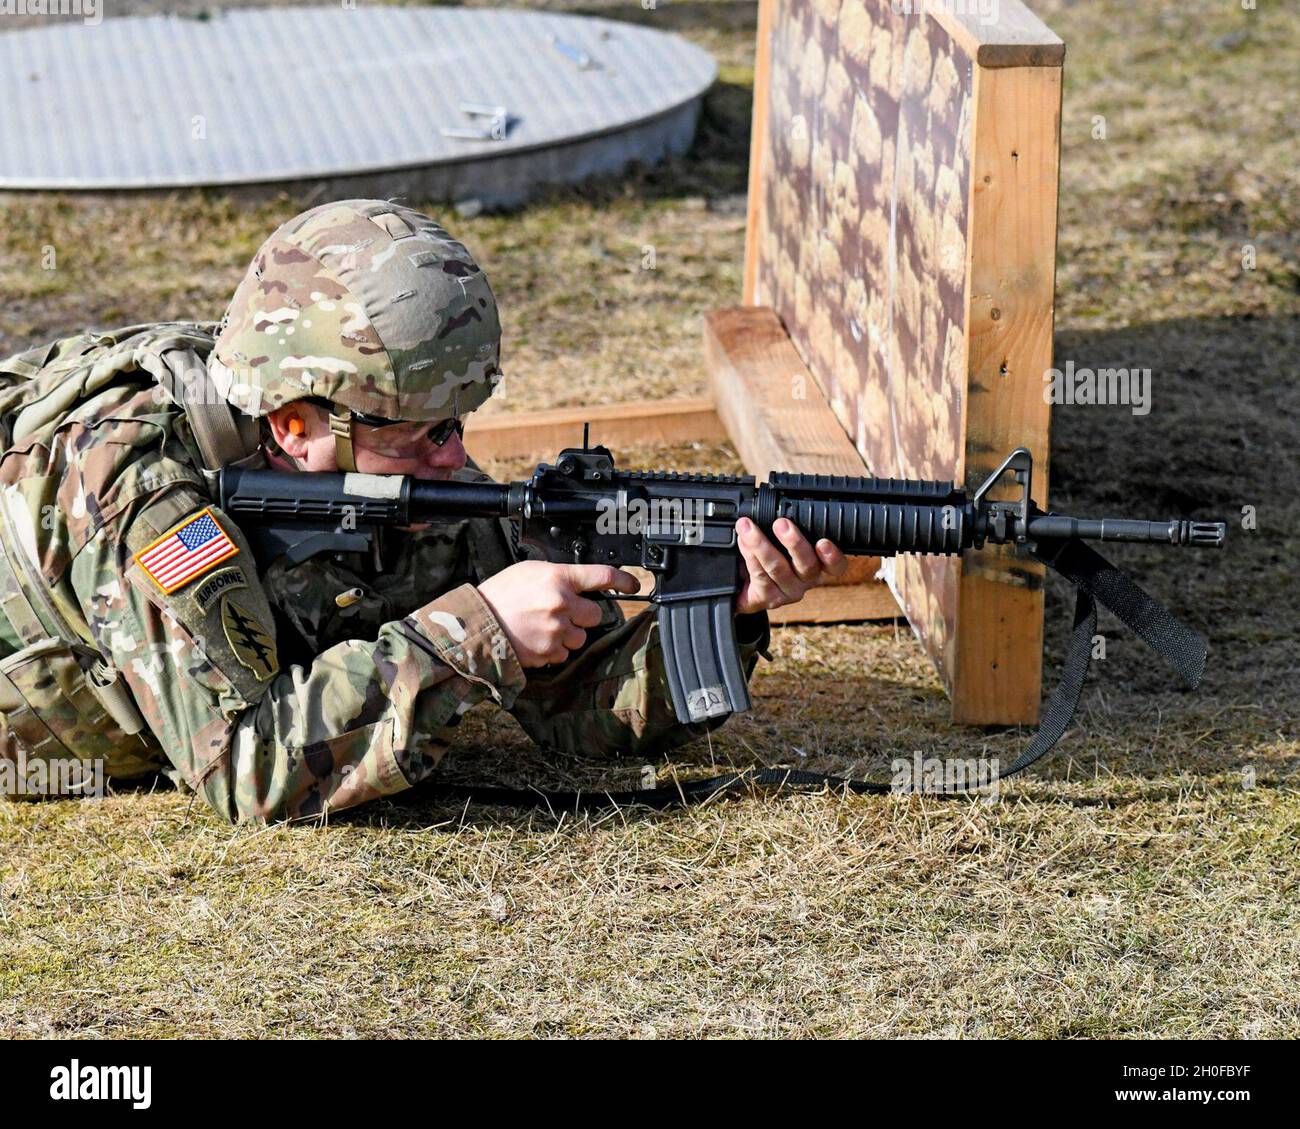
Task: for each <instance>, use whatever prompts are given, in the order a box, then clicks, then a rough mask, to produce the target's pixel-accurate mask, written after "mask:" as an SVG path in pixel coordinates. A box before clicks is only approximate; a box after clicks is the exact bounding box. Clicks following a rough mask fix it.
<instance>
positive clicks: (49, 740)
mask: <svg viewBox="0 0 1300 1129" xmlns="http://www.w3.org/2000/svg"><path fill="white" fill-rule="evenodd" d="M214 328H215V327H214V326H211V325H200V324H188V323H170V324H162V325H146V326H129V327H126V328H123V329H118V330H111V331H108V332H105V333H83V334H77V335H75V336H72V337H65V338H62V339H61V340H58V341H55V342H53V343H52V344H48V345H42V346H38V347H36V348H33V349H29V350H27V351H26V352H24V353H20V354H18V355H17V356H15V357H11V358H9V359H8V360H6V361H0V451H2V452H3V455H2V456H0V457H2V458H3V459H4V460H5V461H6V463H7V461H8V460H10V459H20V460H22V459H25V458H27V457H29V456H28V451H29V450H30V449H31V448H33V447H35V446H38V445H40V444H41V442H42V440H44V439H45V438H46V437H48V436H52V435H53V433H54V431H55V430H56V429H57V427H58V426H59V424H60V422H61V421H62V420H63V419H64V417H65V416H66V415H67V414H68V413H69V412H70V411H72V410H73V409H74V408H75V407H76V406H77V405H78V404H80V403H82V402H83V401H85V400H87V399H88V398H90V397H92V396H95V395H97V394H99V393H100V392H102V391H104V390H105V389H108V388H109V387H110V386H111V385H113V384H114V383H117V382H121V381H123V380H129V379H132V376H133V374H134V381H135V382H136V383H141V376H142V375H144V376H146V377H147V378H148V379H149V380H151V381H153V382H155V383H156V384H157V386H158V388H160V389H161V390H162V393H163V395H164V398H165V400H166V401H170V402H171V403H173V404H175V405H178V406H180V407H182V408H183V409H184V410H185V412H186V418H187V419H188V420H189V422H190V431H191V433H192V435H193V438H194V440H195V442H196V443H197V445H198V447H199V449H200V454H201V455H202V459H203V462H204V463H206V466H203V467H199V468H197V469H198V470H199V471H200V472H201V473H202V474H203V476H204V478H205V479H206V480H208V481H209V482H210V481H211V479H212V475H213V473H214V468H218V467H220V466H221V465H223V463H225V462H234V461H240V460H242V459H243V458H247V457H250V456H251V455H252V453H253V452H254V451H255V450H256V446H257V444H256V436H257V431H256V426H255V421H252V420H244V419H242V418H236V416H235V413H233V412H231V411H230V409H229V408H228V407H227V406H226V405H225V404H224V403H222V402H221V401H220V399H219V398H218V397H216V396H215V395H212V394H211V392H212V389H211V387H210V384H209V383H208V382H207V379H206V372H207V370H206V365H205V363H204V361H205V358H206V357H207V354H208V352H209V351H210V350H211V348H212V340H213V336H212V333H213V329H214ZM22 476H23V472H22V470H21V469H20V471H19V477H20V478H21V477H22ZM37 543H38V531H37V530H36V529H34V528H33V527H32V516H31V513H30V510H29V508H28V507H27V506H26V505H25V504H22V503H21V499H20V498H19V497H18V496H17V495H16V492H15V491H14V489H13V488H12V487H2V486H0V758H3V759H5V760H8V761H10V762H12V763H13V766H14V767H15V768H19V766H24V765H25V766H26V769H25V771H26V773H27V774H28V775H34V774H35V771H36V769H37V762H45V763H44V765H43V766H40V767H41V768H42V769H43V770H44V773H43V774H44V775H45V776H46V777H47V778H49V779H52V778H53V776H52V774H53V772H54V770H55V767H56V763H57V762H64V763H65V764H66V763H68V762H74V761H75V762H83V763H84V762H88V761H98V762H100V764H101V765H102V767H103V770H104V772H103V774H104V775H105V776H110V777H123V778H129V777H132V776H140V775H142V774H144V773H149V772H153V771H156V770H157V769H158V768H159V767H160V764H159V757H158V749H157V746H156V744H152V745H151V744H150V743H149V742H148V741H147V740H146V730H145V723H144V720H143V719H142V718H141V716H140V713H139V710H138V709H137V708H136V705H135V702H134V700H133V699H132V697H131V694H130V692H129V691H128V689H127V687H126V684H125V681H124V680H123V679H122V677H121V674H120V672H119V671H117V670H116V669H115V668H114V667H113V666H111V665H110V664H109V663H108V662H106V661H105V659H104V658H103V656H102V655H101V654H100V653H99V651H98V649H97V647H96V646H95V642H94V639H93V637H92V636H91V633H90V630H89V628H88V627H87V625H86V624H85V622H84V620H80V619H78V620H76V621H74V620H73V619H70V618H69V617H67V616H65V615H63V614H62V613H61V612H60V610H59V608H58V606H57V605H56V603H55V601H54V600H52V599H51V595H50V590H49V586H48V584H47V582H46V580H45V577H44V576H43V575H42V574H41V571H40V569H39V566H38V564H37V551H36V546H37ZM20 771H21V769H20Z"/></svg>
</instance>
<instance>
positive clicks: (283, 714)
mask: <svg viewBox="0 0 1300 1129" xmlns="http://www.w3.org/2000/svg"><path fill="white" fill-rule="evenodd" d="M205 510H206V511H207V512H208V515H209V516H210V517H211V518H212V520H213V521H214V522H215V524H216V526H217V527H218V529H219V530H220V531H221V532H222V533H224V534H226V535H228V537H229V538H230V542H231V545H232V547H233V549H234V552H233V553H229V554H228V555H227V556H225V557H224V558H223V559H220V560H217V561H215V563H214V564H211V565H210V566H209V567H206V568H205V569H204V570H203V571H202V573H201V574H200V575H197V576H195V577H194V578H193V579H192V580H189V581H187V582H186V583H184V584H183V585H181V586H180V587H175V588H173V589H172V590H171V591H164V587H170V586H171V582H172V581H174V580H175V577H176V574H175V571H174V570H175V567H176V566H174V565H170V564H169V563H168V561H167V560H166V559H164V560H163V562H162V564H161V565H160V564H158V563H157V562H156V557H151V556H150V555H149V553H150V549H151V547H153V546H155V545H157V544H164V545H166V544H169V542H168V541H167V538H168V537H169V535H171V534H173V533H174V532H175V531H176V530H177V529H178V528H181V529H187V528H189V523H191V522H192V521H193V520H194V518H195V516H196V515H198V514H201V513H203V511H205ZM118 528H123V527H118ZM124 528H125V535H122V534H120V533H119V534H118V535H116V536H108V535H107V534H106V531H103V530H101V532H100V533H99V534H98V535H97V536H96V537H94V538H92V540H91V541H90V542H89V543H88V544H87V545H86V547H85V548H84V549H83V550H82V551H81V552H80V553H79V554H78V555H77V557H76V558H75V560H74V562H73V572H72V584H73V587H74V589H75V593H76V595H77V597H78V600H79V602H80V603H81V606H82V607H83V609H84V611H85V613H86V617H87V622H88V623H89V624H90V626H91V630H92V631H93V633H94V635H95V637H96V639H97V641H98V643H99V644H100V647H101V649H102V650H103V653H104V654H105V655H106V656H109V657H111V659H112V661H113V662H114V663H115V664H116V665H117V666H118V668H119V669H120V670H121V671H122V672H123V675H124V677H125V679H126V681H127V684H128V685H129V687H130V689H131V691H132V693H133V695H134V697H135V700H136V702H137V704H138V705H139V707H140V710H141V713H142V714H143V715H144V717H145V719H146V721H147V722H148V724H149V727H150V728H151V730H152V731H153V733H154V735H155V736H156V737H157V739H158V741H159V742H160V744H161V745H162V747H163V750H164V751H165V752H166V755H167V756H168V758H169V759H170V760H171V761H172V763H173V764H174V766H175V768H176V769H177V770H178V771H179V773H180V775H181V776H182V777H183V778H184V779H185V781H186V782H187V783H188V784H189V785H190V787H192V788H193V789H194V790H195V791H196V792H199V793H201V794H202V795H203V796H204V797H205V798H206V799H207V800H208V802H209V803H210V804H211V805H212V806H213V807H214V808H216V810H217V811H219V812H220V813H221V814H222V815H223V816H225V817H226V818H227V819H229V820H231V821H232V822H234V821H240V820H258V821H272V820H282V819H290V818H296V817H304V816H317V815H321V814H323V813H325V812H330V811H338V810H340V809H342V808H347V807H350V806H352V805H354V804H358V803H362V802H364V801H366V800H369V799H372V798H374V797H376V796H381V795H386V794H390V793H393V792H398V791H401V790H403V789H405V788H407V787H409V786H410V785H412V784H414V783H416V782H417V781H419V780H421V779H423V778H424V777H426V776H428V775H429V774H430V772H431V771H432V770H433V768H434V766H435V765H436V764H437V762H438V760H439V759H441V755H442V752H443V751H444V750H445V748H446V740H445V738H446V736H447V733H446V731H447V730H448V729H449V727H450V726H452V725H454V724H455V722H456V721H458V720H459V717H460V715H461V714H463V713H464V712H465V711H466V710H468V709H469V708H470V707H471V706H473V705H474V704H476V703H477V702H479V701H482V700H484V699H486V698H488V697H491V698H492V699H493V700H495V701H496V702H497V703H498V704H500V705H503V706H506V707H509V706H510V705H512V704H513V702H514V699H515V697H516V695H517V694H518V693H519V691H520V690H522V689H523V686H524V675H523V671H522V669H521V668H520V666H519V663H518V660H517V658H516V657H515V654H514V651H513V648H511V646H510V644H509V642H508V641H507V639H506V637H505V634H504V632H503V631H502V630H501V628H500V625H499V624H498V623H497V621H496V618H495V616H494V615H493V614H492V611H491V610H490V608H489V607H488V605H487V603H486V602H485V601H484V600H483V598H482V597H481V596H480V595H479V593H478V590H477V589H476V588H475V587H474V586H473V585H471V584H462V585H461V586H459V587H457V588H455V589H453V590H451V591H449V592H447V593H445V594H444V595H442V596H440V597H439V598H438V599H436V600H433V601H432V602H430V603H428V604H425V605H424V606H423V607H420V608H418V609H417V610H416V611H414V612H412V613H411V614H410V615H408V616H406V617H405V618H403V619H400V620H397V621H394V622H392V623H388V624H385V625H384V626H383V627H382V628H381V629H380V631H379V633H378V637H377V638H376V639H375V641H374V642H368V641H347V642H342V643H338V644H336V645H335V646H332V647H330V648H329V649H328V650H326V651H324V652H322V653H321V654H320V655H318V656H317V657H316V658H315V660H314V661H313V662H312V663H311V665H310V666H294V667H291V668H289V669H287V670H280V668H279V662H278V657H277V652H276V641H275V623H274V619H273V617H272V615H271V610H270V607H269V605H268V602H267V598H266V594H265V592H264V590H263V589H262V586H261V584H260V582H259V581H258V579H257V575H256V573H255V571H254V570H253V567H252V558H251V554H250V552H249V549H248V545H247V543H246V541H245V540H244V538H243V535H242V534H241V533H240V532H239V530H238V528H237V527H236V526H235V525H234V523H232V522H231V521H229V519H228V518H226V517H225V515H224V514H222V513H221V511H220V510H218V509H217V508H216V507H212V506H209V505H208V504H207V503H206V502H205V501H204V500H203V499H202V497H201V496H200V495H199V494H197V493H196V492H195V491H194V490H192V489H189V488H185V489H181V490H174V491H172V492H171V493H168V494H165V495H164V496H162V497H161V498H159V499H155V500H153V501H151V502H150V503H149V505H148V506H147V508H144V509H143V510H142V511H140V512H139V513H137V514H135V515H134V516H133V517H132V518H131V520H130V521H129V523H127V524H126V525H125V526H124ZM205 528H206V527H205ZM222 551H223V552H225V551H226V550H222ZM168 568H171V569H172V570H173V571H172V572H171V573H170V574H169V573H168V572H167V571H166V570H167V569H168ZM155 573H158V574H160V575H161V576H162V578H163V581H164V584H163V585H160V584H159V583H158V582H157V581H156V579H155V576H154V574H155Z"/></svg>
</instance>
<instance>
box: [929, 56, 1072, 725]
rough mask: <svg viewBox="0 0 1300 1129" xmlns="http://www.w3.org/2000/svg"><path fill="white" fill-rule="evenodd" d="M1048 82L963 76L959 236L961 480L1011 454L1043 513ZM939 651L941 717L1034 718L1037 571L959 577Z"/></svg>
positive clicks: (1053, 94) (987, 72) (1018, 568)
mask: <svg viewBox="0 0 1300 1129" xmlns="http://www.w3.org/2000/svg"><path fill="white" fill-rule="evenodd" d="M1061 73H1062V72H1061V70H1060V69H1059V68H1053V67H1016V68H984V67H981V68H979V69H978V71H977V73H976V87H977V90H978V98H977V106H978V110H977V114H976V120H975V151H974V166H973V167H974V174H975V175H974V176H973V178H972V207H971V211H972V216H973V223H972V227H971V235H970V295H971V297H970V310H969V329H968V340H969V354H968V361H967V364H968V379H969V395H968V397H967V409H966V420H965V428H964V430H965V437H966V438H965V459H964V466H963V468H962V469H963V473H964V477H965V480H966V481H967V482H968V483H974V482H978V481H982V480H983V479H984V478H985V477H986V476H987V475H988V474H989V473H990V472H991V471H992V470H994V469H995V468H996V467H997V465H998V464H999V463H1000V462H1001V461H1002V459H1003V458H1004V457H1005V456H1006V454H1007V453H1008V452H1009V451H1011V450H1012V449H1013V448H1014V447H1017V446H1023V447H1028V448H1029V450H1030V451H1031V452H1032V454H1033V456H1034V500H1035V501H1036V502H1037V503H1038V504H1039V505H1040V506H1043V507H1044V508H1046V505H1047V487H1048V475H1049V471H1050V464H1049V455H1050V422H1051V414H1050V413H1051V408H1050V406H1049V405H1048V404H1047V402H1046V401H1045V399H1044V397H1043V374H1044V373H1045V372H1046V371H1047V370H1048V369H1050V368H1051V367H1052V328H1053V322H1054V312H1055V307H1054V297H1055V290H1056V277H1055V263H1056V208H1057V185H1058V170H1059V167H1060V129H1061ZM957 609H958V616H957V629H956V638H957V639H964V638H975V639H981V640H984V641H985V642H984V643H983V644H982V645H981V646H980V647H979V648H971V647H959V648H956V649H954V650H952V651H951V653H950V657H949V659H950V662H951V663H952V664H953V688H954V693H953V703H954V711H953V712H954V717H955V718H956V719H957V720H959V721H966V720H971V721H978V722H980V723H982V724H988V723H990V722H1007V723H1011V722H1021V721H1032V720H1035V719H1036V718H1037V714H1038V703H1039V698H1040V696H1041V689H1042V663H1041V661H1040V659H1039V656H1041V654H1042V648H1043V568H1042V566H1041V565H1038V564H1036V563H1034V562H1032V561H1026V560H1021V559H1017V558H1016V557H1015V556H1014V555H1013V554H1012V552H1011V550H1010V549H1007V548H1003V549H1000V550H996V551H994V552H986V553H981V554H979V555H978V556H974V557H970V558H967V559H965V560H964V561H963V562H962V565H961V576H960V588H959V591H958V596H957Z"/></svg>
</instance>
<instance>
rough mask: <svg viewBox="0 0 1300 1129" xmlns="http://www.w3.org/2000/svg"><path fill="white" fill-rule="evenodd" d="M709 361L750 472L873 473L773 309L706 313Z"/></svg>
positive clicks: (719, 404)
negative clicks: (845, 432) (836, 416)
mask: <svg viewBox="0 0 1300 1129" xmlns="http://www.w3.org/2000/svg"><path fill="white" fill-rule="evenodd" d="M704 364H705V367H706V368H707V369H708V372H709V378H710V380H711V381H712V383H713V402H714V404H715V405H716V411H717V413H718V417H719V418H720V419H721V420H722V422H723V424H724V426H725V427H726V429H727V433H728V434H729V435H730V436H731V441H732V442H733V443H734V444H735V446H736V450H737V451H738V452H739V454H740V458H741V461H742V462H743V463H744V464H745V468H746V469H747V470H748V471H749V472H750V473H751V474H754V475H756V476H758V477H759V478H765V477H766V476H767V475H768V474H770V473H771V472H772V471H774V470H795V471H803V472H807V473H810V474H811V473H820V474H866V473H867V471H866V469H865V466H864V464H863V462H862V456H861V455H859V454H858V452H857V449H856V448H855V447H854V446H853V444H852V442H851V441H850V440H849V437H848V436H847V435H845V434H844V429H843V428H842V427H840V424H839V421H838V420H836V418H835V415H834V413H833V412H832V411H831V410H830V408H829V407H828V406H827V404H826V400H825V398H824V397H823V396H822V395H821V392H820V389H819V388H818V385H817V382H816V380H814V379H813V377H812V374H811V373H810V372H809V371H808V366H807V365H805V364H804V362H803V358H802V357H800V356H799V353H798V351H797V350H796V349H795V347H794V345H793V344H791V342H790V338H789V336H788V335H787V334H786V332H785V328H784V326H782V325H781V321H780V319H779V318H778V317H777V316H776V314H775V313H774V312H773V311H772V310H770V309H768V308H766V307H765V306H736V307H732V308H730V309H722V310H710V311H708V312H707V313H706V314H705V315H704Z"/></svg>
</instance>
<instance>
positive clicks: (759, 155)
mask: <svg viewBox="0 0 1300 1129" xmlns="http://www.w3.org/2000/svg"><path fill="white" fill-rule="evenodd" d="M776 5H777V0H758V34H757V35H756V36H755V39H754V109H753V126H752V128H751V129H750V134H749V199H748V204H749V212H748V217H749V218H748V220H747V222H746V225H745V275H744V285H743V290H742V295H743V296H742V298H741V301H742V302H744V303H745V305H747V306H748V305H753V304H754V303H755V302H756V300H757V299H756V296H755V287H756V285H757V280H758V245H757V241H758V229H759V223H760V211H761V209H762V206H763V156H764V153H765V152H766V148H767V102H768V96H769V91H768V83H769V81H770V75H771V71H772V18H773V12H774V11H775V9H776Z"/></svg>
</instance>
